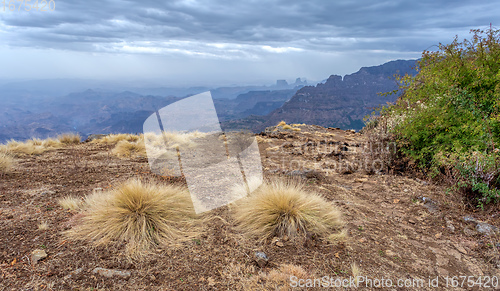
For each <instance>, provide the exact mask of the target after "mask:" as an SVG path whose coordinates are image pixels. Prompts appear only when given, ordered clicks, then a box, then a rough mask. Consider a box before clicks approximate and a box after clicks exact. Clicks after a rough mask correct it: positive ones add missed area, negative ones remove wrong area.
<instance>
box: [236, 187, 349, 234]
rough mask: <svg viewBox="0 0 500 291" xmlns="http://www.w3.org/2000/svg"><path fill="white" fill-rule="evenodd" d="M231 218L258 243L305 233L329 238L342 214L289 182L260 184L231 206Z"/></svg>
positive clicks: (339, 226)
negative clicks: (232, 208) (232, 216)
mask: <svg viewBox="0 0 500 291" xmlns="http://www.w3.org/2000/svg"><path fill="white" fill-rule="evenodd" d="M234 217H235V219H236V221H237V223H238V226H239V228H240V229H241V230H243V231H244V232H246V233H247V234H249V235H251V236H254V237H258V238H260V239H261V240H265V239H270V238H272V237H274V236H277V237H283V236H285V235H287V236H288V237H289V238H295V237H297V236H299V235H302V236H304V235H306V234H308V233H311V234H316V235H318V236H320V237H328V236H329V235H330V234H331V233H332V232H333V231H338V230H339V229H340V228H341V226H342V221H341V214H340V212H339V210H337V208H336V207H335V206H334V205H333V204H332V203H330V202H328V201H326V200H325V199H324V198H323V197H321V196H320V195H318V194H316V193H311V192H307V191H306V190H305V189H304V188H303V185H302V184H300V183H299V182H296V181H291V180H274V181H271V182H266V183H264V184H262V185H261V186H260V187H259V188H258V189H257V190H255V191H254V192H253V193H252V194H251V195H250V196H249V197H247V198H245V199H242V200H240V201H238V202H237V203H236V204H235V205H234Z"/></svg>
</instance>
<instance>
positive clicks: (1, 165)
mask: <svg viewBox="0 0 500 291" xmlns="http://www.w3.org/2000/svg"><path fill="white" fill-rule="evenodd" d="M14 164H15V161H14V158H13V157H12V156H11V155H9V154H8V153H3V152H0V174H5V173H10V172H11V171H12V168H13V167H14Z"/></svg>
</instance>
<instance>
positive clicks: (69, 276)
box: [63, 268, 83, 280]
mask: <svg viewBox="0 0 500 291" xmlns="http://www.w3.org/2000/svg"><path fill="white" fill-rule="evenodd" d="M82 271H83V268H78V269H76V270H74V271H73V272H71V273H69V275H66V276H64V278H63V279H64V280H68V279H71V277H73V275H78V274H80V273H81V272H82Z"/></svg>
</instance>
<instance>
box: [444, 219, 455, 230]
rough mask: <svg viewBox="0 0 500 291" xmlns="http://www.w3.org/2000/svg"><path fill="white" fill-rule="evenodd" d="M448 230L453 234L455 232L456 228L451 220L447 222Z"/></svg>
mask: <svg viewBox="0 0 500 291" xmlns="http://www.w3.org/2000/svg"><path fill="white" fill-rule="evenodd" d="M446 228H448V229H449V230H450V231H451V232H455V226H453V223H452V222H451V221H450V220H446Z"/></svg>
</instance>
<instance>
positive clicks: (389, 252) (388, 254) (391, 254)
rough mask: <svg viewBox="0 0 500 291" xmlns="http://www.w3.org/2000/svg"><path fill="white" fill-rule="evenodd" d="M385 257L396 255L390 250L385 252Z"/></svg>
mask: <svg viewBox="0 0 500 291" xmlns="http://www.w3.org/2000/svg"><path fill="white" fill-rule="evenodd" d="M385 255H386V256H388V257H395V256H396V253H395V252H393V251H391V250H385Z"/></svg>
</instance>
